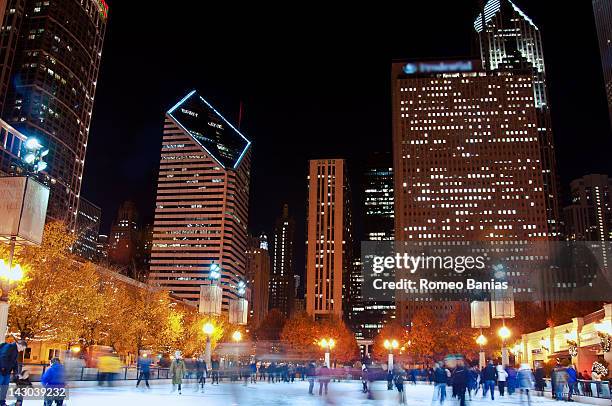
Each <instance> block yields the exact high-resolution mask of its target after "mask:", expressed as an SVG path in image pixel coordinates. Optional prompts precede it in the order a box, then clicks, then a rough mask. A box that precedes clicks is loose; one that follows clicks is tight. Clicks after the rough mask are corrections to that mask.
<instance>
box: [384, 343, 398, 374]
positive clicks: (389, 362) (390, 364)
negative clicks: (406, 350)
mask: <svg viewBox="0 0 612 406" xmlns="http://www.w3.org/2000/svg"><path fill="white" fill-rule="evenodd" d="M383 345H384V346H385V348H386V349H387V351H389V358H388V360H387V371H393V350H396V349H397V348H398V347H399V343H398V342H397V340H385V342H384V343H383Z"/></svg>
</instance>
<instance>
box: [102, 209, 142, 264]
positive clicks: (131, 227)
mask: <svg viewBox="0 0 612 406" xmlns="http://www.w3.org/2000/svg"><path fill="white" fill-rule="evenodd" d="M139 232H140V228H139V226H138V211H137V210H136V206H135V205H134V202H131V201H126V202H123V203H121V205H120V206H119V209H118V210H117V217H116V218H115V221H114V222H113V225H112V226H111V230H110V236H109V249H108V258H109V259H110V261H111V262H113V263H115V264H119V265H128V264H130V263H131V262H133V261H134V259H135V257H136V252H137V247H138V235H139Z"/></svg>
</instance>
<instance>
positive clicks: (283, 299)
mask: <svg viewBox="0 0 612 406" xmlns="http://www.w3.org/2000/svg"><path fill="white" fill-rule="evenodd" d="M294 239H295V220H294V219H293V218H292V217H291V216H290V215H289V205H287V204H284V205H283V211H282V213H281V215H280V216H279V217H278V218H277V219H276V224H275V226H274V241H273V242H272V273H271V275H270V302H269V305H270V309H278V310H279V311H280V312H281V313H282V314H283V315H284V316H285V317H288V316H290V315H291V307H292V305H293V299H294V298H295V294H294V283H295V276H296V275H295V270H294V258H293V253H294V244H295V241H294Z"/></svg>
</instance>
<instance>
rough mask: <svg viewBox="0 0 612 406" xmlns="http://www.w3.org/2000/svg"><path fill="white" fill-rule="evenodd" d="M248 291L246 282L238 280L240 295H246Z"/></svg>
mask: <svg viewBox="0 0 612 406" xmlns="http://www.w3.org/2000/svg"><path fill="white" fill-rule="evenodd" d="M245 293H246V283H244V281H240V282H238V295H240V296H244V294H245Z"/></svg>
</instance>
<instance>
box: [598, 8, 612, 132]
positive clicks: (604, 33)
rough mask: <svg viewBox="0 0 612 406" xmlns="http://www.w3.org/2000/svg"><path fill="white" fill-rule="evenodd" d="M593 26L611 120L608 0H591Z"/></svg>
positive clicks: (611, 57) (611, 49)
mask: <svg viewBox="0 0 612 406" xmlns="http://www.w3.org/2000/svg"><path fill="white" fill-rule="evenodd" d="M593 12H594V13H595V26H596V28H597V37H598V38H599V53H600V56H601V67H602V69H603V76H604V81H605V84H606V96H607V97H608V109H609V110H610V122H612V2H611V1H610V0H593Z"/></svg>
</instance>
